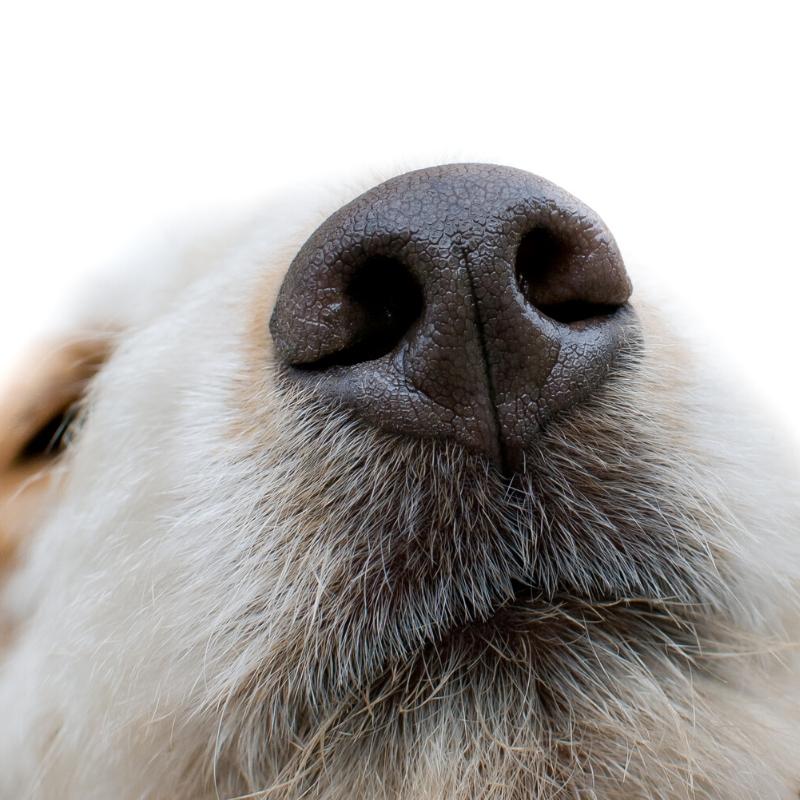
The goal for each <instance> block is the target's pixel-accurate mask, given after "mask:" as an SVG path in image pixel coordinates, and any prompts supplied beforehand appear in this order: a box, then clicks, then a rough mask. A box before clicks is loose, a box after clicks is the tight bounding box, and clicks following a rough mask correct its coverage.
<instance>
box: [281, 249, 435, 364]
mask: <svg viewBox="0 0 800 800" xmlns="http://www.w3.org/2000/svg"><path fill="white" fill-rule="evenodd" d="M344 303H345V306H346V308H347V311H346V313H347V315H348V316H349V317H350V322H351V326H350V327H352V329H353V335H352V337H351V339H350V342H349V343H348V344H347V346H345V347H343V348H342V349H340V350H339V351H337V352H335V353H330V354H328V355H326V356H324V357H323V358H321V359H318V360H317V361H314V362H311V363H305V364H296V365H294V366H296V367H297V368H299V369H305V370H321V369H327V368H329V367H336V366H352V365H354V364H360V363H361V362H364V361H374V360H375V359H378V358H381V357H382V356H385V355H386V354H387V353H390V352H392V350H394V349H395V347H397V345H398V344H399V343H400V341H401V340H402V339H403V337H404V336H405V335H406V333H407V332H408V330H409V329H410V328H411V326H412V325H413V324H414V322H415V321H416V320H417V319H418V318H419V316H420V315H421V313H422V306H423V297H422V289H421V287H420V285H419V284H418V282H417V280H416V279H415V278H414V276H413V275H412V274H411V273H410V271H409V270H408V268H407V267H406V266H405V265H404V264H403V263H402V262H400V261H398V260H396V259H394V258H389V257H386V256H372V257H370V258H368V259H366V260H365V261H364V262H363V263H362V264H360V265H359V266H358V267H357V268H356V270H355V271H354V273H353V275H352V277H351V278H350V281H349V282H348V284H347V286H346V287H345V290H344Z"/></svg>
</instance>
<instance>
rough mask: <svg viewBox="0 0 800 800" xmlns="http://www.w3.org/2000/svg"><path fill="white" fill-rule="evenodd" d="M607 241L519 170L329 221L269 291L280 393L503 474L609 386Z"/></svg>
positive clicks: (614, 264) (617, 308) (588, 220)
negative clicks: (545, 431)
mask: <svg viewBox="0 0 800 800" xmlns="http://www.w3.org/2000/svg"><path fill="white" fill-rule="evenodd" d="M630 292H631V284H630V281H629V280H628V276H627V274H626V272H625V267H624V265H623V261H622V258H621V256H620V253H619V250H618V248H617V245H616V243H615V242H614V238H613V237H612V235H611V233H610V232H609V231H608V229H607V228H606V226H605V225H604V223H603V222H602V220H600V218H599V217H598V216H597V215H596V214H595V213H594V212H593V211H592V210H591V209H589V208H588V207H587V206H585V205H584V204H583V203H581V202H580V201H579V200H577V199H576V198H574V197H572V196H571V195H570V194H568V193H567V192H565V191H563V190H562V189H560V188H558V187H557V186H555V185H553V184H551V183H549V182H548V181H545V180H544V179H542V178H539V177H537V176H535V175H531V174H529V173H526V172H522V171H520V170H516V169H511V168H507V167H500V166H495V165H484V164H456V165H448V166H441V167H434V168H430V169H424V170H420V171H416V172H411V173H407V174H405V175H401V176H399V177H397V178H394V179H392V180H390V181H388V182H386V183H383V184H381V185H380V186H377V187H375V188H373V189H371V190H370V191H368V192H366V193H365V194H363V195H361V196H360V197H358V198H357V199H356V200H354V201H353V202H351V203H350V204H348V205H346V206H344V207H343V208H341V209H340V210H339V211H337V212H336V213H334V214H333V215H332V216H331V217H329V218H328V220H327V221H326V222H324V223H323V224H322V226H320V228H318V229H317V231H316V232H315V233H314V234H313V235H312V236H311V238H310V239H309V240H308V241H307V242H306V243H305V245H304V246H303V247H302V248H301V250H300V251H299V253H298V254H297V256H296V258H295V259H294V261H293V262H292V264H291V266H290V268H289V271H288V273H287V275H286V278H285V280H284V283H283V285H282V287H281V290H280V292H279V296H278V300H277V302H276V306H275V310H274V312H273V316H272V320H271V326H270V327H271V333H272V337H273V341H274V345H275V349H276V353H277V356H278V358H279V360H280V361H281V362H282V363H283V364H285V365H286V370H285V375H286V377H287V379H288V380H299V381H306V382H311V383H312V384H313V386H314V387H315V390H316V391H317V392H318V393H319V394H320V395H321V396H322V397H324V398H325V399H326V400H330V401H333V402H335V403H336V404H339V405H342V406H345V407H346V408H348V409H350V410H351V411H352V412H353V413H355V414H356V415H357V416H358V417H360V418H362V419H363V420H365V421H367V422H369V423H370V424H372V425H375V426H377V427H379V428H381V429H383V430H386V431H390V432H393V433H396V434H403V435H410V436H418V437H433V438H444V439H451V440H453V441H456V442H458V443H459V444H461V445H463V446H464V447H466V448H468V449H469V450H471V451H473V452H477V453H481V454H483V455H484V456H486V457H488V458H489V459H491V460H492V461H493V462H494V463H495V464H497V465H499V466H500V467H501V468H503V469H510V470H520V469H524V462H525V452H526V450H527V449H528V448H530V447H531V445H532V444H533V442H534V441H535V438H536V436H537V434H538V432H539V430H540V429H541V427H542V425H544V424H545V423H546V422H547V421H548V419H549V418H551V417H552V416H553V415H554V414H557V413H559V412H562V411H565V410H566V409H568V408H570V407H571V406H573V405H575V404H576V403H579V402H581V401H582V400H583V399H584V398H586V397H587V396H588V395H589V394H590V393H591V392H592V391H593V390H594V389H596V387H598V386H599V385H600V384H601V383H602V381H603V379H604V377H605V376H606V375H607V373H608V370H609V368H610V366H611V364H612V363H613V362H614V360H615V358H616V356H617V354H618V353H619V351H620V348H621V347H622V345H623V342H624V341H625V338H626V330H627V328H628V325H629V323H630V321H631V319H632V315H631V314H630V313H629V311H628V306H627V301H628V298H629V296H630Z"/></svg>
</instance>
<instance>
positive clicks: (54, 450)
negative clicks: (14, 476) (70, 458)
mask: <svg viewBox="0 0 800 800" xmlns="http://www.w3.org/2000/svg"><path fill="white" fill-rule="evenodd" d="M76 411H77V410H76V408H75V406H74V405H71V406H66V407H64V408H62V409H61V410H60V411H58V412H56V413H55V414H52V415H51V416H50V417H49V418H48V419H47V421H46V422H45V423H44V424H43V425H41V426H40V427H39V428H38V429H37V430H36V431H35V432H34V433H33V435H32V436H30V437H29V438H28V439H27V441H26V442H25V444H23V446H22V447H21V448H20V450H19V452H18V454H17V458H16V461H17V463H20V464H21V463H28V462H31V461H38V460H42V459H52V458H55V457H56V456H57V455H59V453H61V452H62V451H63V450H64V449H65V448H66V446H67V444H68V442H69V438H70V429H71V427H72V424H73V422H74V421H75V416H76Z"/></svg>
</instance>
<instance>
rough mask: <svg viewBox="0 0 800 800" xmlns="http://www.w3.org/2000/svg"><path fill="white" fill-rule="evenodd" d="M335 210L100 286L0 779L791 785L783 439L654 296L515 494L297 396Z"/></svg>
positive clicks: (739, 795) (505, 788) (791, 576)
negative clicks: (286, 328)
mask: <svg viewBox="0 0 800 800" xmlns="http://www.w3.org/2000/svg"><path fill="white" fill-rule="evenodd" d="M337 205H338V201H337V202H327V201H321V200H320V198H319V197H316V196H312V197H308V198H303V197H301V198H295V199H294V200H292V201H291V202H288V201H287V202H278V203H275V204H274V205H273V206H271V207H270V208H269V209H267V210H266V211H264V212H263V213H262V214H259V215H256V216H255V217H254V218H253V219H251V220H249V221H248V222H247V223H246V224H243V225H236V226H233V227H231V228H230V229H229V230H226V231H223V232H221V233H220V234H219V235H214V236H212V237H210V239H209V238H208V237H205V238H202V237H201V239H202V240H200V239H199V240H198V243H197V244H195V243H190V244H189V245H187V246H186V247H175V248H174V252H165V253H161V254H160V255H158V256H155V255H153V254H148V255H146V256H145V257H143V259H142V260H141V262H140V263H137V264H135V265H133V267H132V268H131V269H129V270H127V271H126V273H125V276H124V277H121V278H120V283H119V284H118V286H116V287H112V288H111V289H108V290H106V291H105V292H100V293H94V294H93V299H92V301H91V302H90V303H88V304H87V305H86V306H84V307H83V308H82V309H81V312H80V314H79V315H78V316H79V318H80V325H81V326H83V327H84V328H85V329H87V330H88V329H91V330H93V331H96V330H98V329H106V328H109V327H111V328H113V329H114V331H115V332H114V333H113V336H114V337H115V342H116V351H115V353H114V355H113V356H112V358H111V359H110V360H109V362H108V363H107V364H106V366H105V367H104V369H103V370H102V371H101V373H100V374H99V376H98V377H97V378H96V379H95V382H94V385H93V388H92V391H91V394H90V397H89V398H88V401H87V403H86V414H85V422H84V424H83V426H82V429H81V430H80V432H79V433H78V435H77V437H76V440H75V443H74V445H73V447H72V448H71V450H70V452H69V453H68V454H67V456H66V458H65V460H64V461H63V463H62V466H61V467H60V469H61V471H62V472H63V476H62V483H63V486H62V488H61V490H60V493H59V494H58V499H57V501H55V500H54V501H53V507H52V509H51V510H50V511H49V512H48V515H47V520H46V522H45V523H44V524H43V525H42V526H41V528H40V530H39V531H38V532H37V534H36V536H35V537H34V538H33V539H32V540H31V543H30V547H29V552H27V554H26V555H25V558H24V563H23V564H22V566H20V567H19V569H18V570H17V571H16V573H15V575H14V576H13V579H12V580H11V582H10V583H9V585H8V587H7V589H6V592H5V596H4V600H3V607H2V613H3V614H4V615H5V616H6V617H7V618H10V619H11V620H12V622H13V628H14V635H13V638H12V640H11V642H10V644H9V646H8V648H7V650H6V652H5V653H4V654H3V655H2V660H1V661H0V797H2V798H9V800H10V799H11V798H14V799H15V800H16V798H47V799H48V800H49V799H51V798H52V799H54V800H55V798H59V799H60V798H80V799H81V800H107V799H108V798H115V800H134V799H137V798H154V799H155V798H165V799H166V798H169V799H170V800H189V798H192V799H193V800H201V799H204V798H209V799H210V798H217V797H222V798H234V797H240V798H244V797H253V798H298V797H309V798H325V800H346V799H347V800H349V799H350V798H387V800H388V798H398V799H400V798H402V799H403V800H411V799H412V798H414V799H415V800H416V799H417V798H430V800H434V798H436V799H437V800H438V799H440V798H442V799H444V798H447V799H448V800H457V799H462V798H463V799H466V798H497V800H511V799H512V798H513V799H514V800H516V799H517V798H519V799H520V800H521V799H522V798H531V797H536V798H542V800H549V799H551V798H598V800H622V799H623V798H626V799H627V798H642V800H655V799H656V798H658V799H659V800H677V799H678V798H708V800H711V799H712V798H713V800H746V799H747V800H749V799H750V798H765V799H766V798H770V799H772V798H774V799H775V800H778V798H787V799H788V798H796V797H797V795H798V791H800V658H799V657H798V648H797V643H798V641H800V640H799V639H798V636H800V624H798V623H800V603H798V600H800V594H798V590H799V589H800V581H799V579H800V503H799V502H798V497H800V494H799V493H798V486H797V483H796V482H795V481H794V478H793V477H792V476H793V475H794V471H793V470H794V467H793V466H792V464H791V462H790V461H789V459H788V458H786V457H785V456H784V455H783V454H782V453H781V447H780V442H779V441H777V439H778V436H777V435H775V434H771V433H770V432H769V426H767V425H764V424H763V423H764V420H763V419H761V418H760V417H759V415H758V412H757V411H752V410H751V409H750V408H749V406H748V403H747V402H746V400H743V399H741V398H740V397H739V393H738V392H737V391H736V390H735V387H732V386H731V385H729V384H727V383H726V381H725V379H724V377H721V376H718V375H717V374H716V371H715V369H714V368H713V366H712V365H710V364H709V362H708V361H704V360H702V359H701V358H700V357H699V356H698V355H697V354H696V353H695V352H694V351H693V349H692V347H691V346H690V345H689V344H688V343H687V342H685V341H683V338H682V337H681V336H680V335H679V334H678V332H677V331H676V330H675V329H674V327H673V326H671V325H670V318H669V316H668V315H664V314H663V313H661V312H660V311H659V298H658V297H649V298H644V297H642V296H640V293H638V294H637V295H636V297H635V301H634V304H635V305H636V308H637V311H638V313H639V315H640V318H641V320H642V324H643V328H644V334H643V346H642V350H641V353H636V354H632V355H631V356H630V358H629V363H625V364H623V365H622V366H621V367H620V368H619V369H618V370H617V372H616V373H615V374H614V375H612V377H611V378H610V380H609V381H608V383H607V384H606V386H605V387H604V388H603V389H602V390H601V391H600V392H599V393H598V395H597V396H596V397H595V398H593V399H592V400H591V401H590V402H588V403H586V404H585V405H584V406H582V407H581V408H579V409H577V410H576V411H575V412H574V413H572V414H570V415H568V416H566V417H565V418H563V419H562V420H560V421H558V423H557V424H554V425H552V426H551V427H550V428H549V429H548V430H547V432H546V433H545V435H544V436H543V437H542V440H541V443H540V446H539V448H538V449H537V451H536V452H535V453H532V454H531V462H530V466H531V473H530V476H529V477H528V478H525V479H521V480H520V481H519V483H518V484H517V485H516V486H515V487H513V490H512V489H509V487H508V486H505V485H503V484H502V482H501V481H500V479H499V478H498V477H497V476H496V475H494V473H492V472H491V471H490V470H489V469H488V468H486V467H485V466H483V464H482V463H481V462H480V461H478V460H477V459H475V458H473V457H471V456H468V455H466V454H465V453H463V452H461V451H460V450H458V449H457V448H455V447H451V446H449V445H446V444H442V443H438V444H437V443H427V442H422V441H400V440H397V439H394V438H392V437H388V436H385V435H383V434H380V433H377V432H375V431H373V430H371V429H368V428H366V427H363V426H361V425H360V424H358V423H357V422H354V421H352V420H350V419H349V418H347V417H345V416H344V415H342V414H341V413H340V412H337V411H335V410H333V409H329V408H325V407H323V406H321V405H319V403H318V402H317V401H315V400H314V399H313V397H311V396H308V395H305V394H303V393H300V392H297V391H294V392H286V391H284V390H282V389H281V388H280V387H279V385H278V384H277V382H276V370H275V364H274V363H273V356H272V351H271V344H270V340H269V335H268V331H267V321H268V317H269V313H270V309H271V305H272V302H273V301H274V297H275V294H276V292H277V289H278V287H279V285H280V280H281V277H282V275H283V273H284V272H285V270H286V269H287V267H288V264H289V262H290V260H291V258H292V256H293V255H294V253H295V252H296V251H297V249H298V247H299V246H300V244H301V243H302V241H304V239H305V237H306V236H307V235H308V234H309V233H310V231H311V230H312V229H313V228H314V227H315V226H316V225H317V224H318V223H319V222H320V221H321V220H322V219H323V218H324V217H325V216H326V214H327V213H329V212H330V211H332V210H334V209H335V208H336V207H337ZM632 273H633V279H634V283H635V284H636V282H637V279H639V278H640V277H641V276H639V275H638V274H637V273H636V271H635V270H632ZM499 530H502V531H503V537H499V536H498V535H497V532H498V531H499ZM501 539H502V541H503V542H504V543H503V544H502V545H501V544H500V543H499V542H500V540H501ZM530 574H533V575H535V577H536V585H537V587H538V593H537V594H536V595H535V596H532V597H531V598H530V601H529V602H528V603H527V604H526V605H525V606H524V607H520V606H514V605H513V604H512V605H509V600H510V598H511V596H512V594H511V591H512V590H511V581H512V579H514V578H520V579H521V578H522V577H523V576H527V575H530Z"/></svg>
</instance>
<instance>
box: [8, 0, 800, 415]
mask: <svg viewBox="0 0 800 800" xmlns="http://www.w3.org/2000/svg"><path fill="white" fill-rule="evenodd" d="M793 6H796V4H794V3H790V2H786V3H782V4H781V3H770V2H763V0H762V2H757V3H756V2H753V3H746V4H736V3H735V2H726V3H719V4H716V3H701V2H692V3H681V2H670V3H660V4H655V3H647V2H631V3H608V2H587V3H569V2H560V1H559V2H557V1H556V0H550V2H546V3H538V2H525V3H524V2H517V3H507V2H498V1H497V0H492V1H489V0H484V2H481V3H470V2H459V3H448V2H439V3H437V2H435V1H434V0H427V2H422V3H420V2H416V1H412V2H408V1H406V2H393V3H387V2H380V0H372V2H369V3H363V4H359V3H336V2H328V3H324V4H322V3H320V4H313V3H309V2H293V3H291V4H289V3H279V2H267V1H266V0H264V2H258V3H255V2H254V3H240V2H230V1H229V2H219V3H208V2H201V1H199V0H195V1H194V2H187V3H175V2H168V1H167V0H162V1H161V2H157V3H150V2H114V1H113V0H104V2H97V3H91V2H36V1H35V0H33V1H32V0H26V2H17V3H10V2H5V3H4V5H3V9H4V10H3V11H2V15H1V18H0V81H1V82H2V96H1V102H2V108H0V113H1V114H2V119H0V137H2V138H1V141H0V360H2V359H5V358H7V357H8V356H9V354H10V353H12V352H14V351H16V350H19V348H20V347H21V344H22V342H23V340H24V339H26V338H29V337H30V335H31V332H32V331H35V330H36V329H37V328H38V327H40V326H41V325H42V323H43V321H46V320H47V319H49V318H50V317H51V316H52V315H53V314H54V313H55V310H56V309H57V308H58V306H59V304H60V303H63V297H64V296H65V292H67V291H68V289H69V287H71V286H74V285H75V283H76V281H77V280H78V278H79V276H81V275H83V274H86V273H87V272H90V271H92V270H95V269H97V268H98V267H99V266H101V265H102V264H103V263H105V262H107V261H109V260H112V259H113V258H114V257H115V256H117V255H119V254H120V253H124V251H125V249H126V248H128V247H130V246H131V245H132V244H134V243H136V241H137V240H139V239H140V238H141V237H143V236H145V237H147V236H152V235H153V232H154V231H155V232H156V234H157V233H158V232H159V231H161V232H163V231H164V230H168V229H169V225H170V220H173V219H175V218H176V217H179V218H183V217H185V216H186V214H187V213H189V212H191V211H192V210H196V209H204V210H205V209H208V208H210V207H211V208H213V207H219V208H224V207H228V206H231V205H240V204H242V203H243V202H245V201H246V200H248V199H249V198H253V197H257V196H264V195H267V194H268V193H269V191H270V189H271V187H283V186H287V185H288V186H291V185H292V184H293V183H295V182H298V181H300V180H309V179H310V180H316V179H326V180H327V179H328V178H327V176H329V175H330V174H331V173H334V174H341V173H345V174H348V173H349V172H350V171H352V170H358V169H361V168H363V167H365V166H367V167H369V166H371V165H373V164H375V163H378V164H381V165H383V164H385V163H386V162H390V163H391V162H395V163H398V164H402V163H403V162H404V160H406V159H416V158H418V157H420V156H423V157H427V158H428V160H430V161H441V160H459V159H482V160H494V161H500V162H504V163H510V164H513V165H516V166H520V167H523V168H527V169H530V170H532V171H534V172H538V173H540V174H542V175H544V176H545V177H548V178H550V179H551V180H553V181H555V182H556V183H559V184H561V185H563V186H564V187H565V188H567V189H569V190H570V191H572V192H573V193H575V194H577V195H578V196H579V197H581V198H582V199H584V200H585V201H587V202H588V203H589V204H590V205H591V206H593V207H594V208H595V209H596V210H598V211H599V212H600V213H601V215H602V216H603V217H604V218H605V220H606V221H607V222H608V223H609V225H610V227H611V229H612V231H614V233H615V235H616V238H617V240H618V242H619V244H620V246H621V248H622V251H623V254H624V255H625V257H626V260H627V261H628V262H629V264H631V265H634V267H635V264H636V263H640V262H641V263H646V264H648V265H650V267H651V268H653V269H654V270H656V271H657V272H658V273H659V274H660V275H662V276H663V277H664V278H665V279H667V280H668V281H669V283H670V284H671V286H672V287H673V289H674V290H675V291H676V292H677V294H678V295H679V297H680V299H681V301H682V302H683V303H684V304H685V305H686V306H687V307H688V308H689V309H690V311H691V313H693V314H694V315H695V317H696V318H697V319H699V320H700V322H701V324H702V329H703V331H704V335H705V336H707V337H708V338H709V339H710V340H712V341H715V343H716V345H717V346H718V348H719V353H720V354H721V355H720V357H721V358H722V359H727V360H730V361H731V362H733V364H734V368H735V369H738V370H740V371H741V372H742V374H743V375H745V376H746V380H748V381H750V382H751V383H752V385H753V387H754V388H755V390H756V391H757V392H759V393H761V394H762V395H763V396H764V398H765V399H766V402H767V403H768V404H769V407H770V408H771V411H772V413H775V414H777V415H783V416H784V417H787V418H788V417H790V416H792V415H794V416H795V417H797V416H800V415H798V414H797V413H796V410H798V409H800V397H799V395H800V382H799V381H798V376H797V371H798V370H797V362H798V359H797V355H796V349H797V344H798V341H800V334H799V333H798V326H800V319H799V317H800V314H798V303H799V302H800V255H799V254H798V253H799V250H800V240H799V239H800V225H799V224H798V215H799V214H800V200H798V188H799V187H800V157H799V156H798V146H799V145H800V123H799V122H798V96H800V90H799V88H798V84H799V83H800V54H799V53H800V47H799V46H798V41H799V40H800V37H799V34H798V31H799V30H800V29H799V27H798V19H797V18H796V17H794V15H793V12H792V7H793ZM631 271H632V272H633V274H634V278H635V275H636V272H635V268H634V269H632V270H631Z"/></svg>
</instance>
